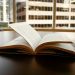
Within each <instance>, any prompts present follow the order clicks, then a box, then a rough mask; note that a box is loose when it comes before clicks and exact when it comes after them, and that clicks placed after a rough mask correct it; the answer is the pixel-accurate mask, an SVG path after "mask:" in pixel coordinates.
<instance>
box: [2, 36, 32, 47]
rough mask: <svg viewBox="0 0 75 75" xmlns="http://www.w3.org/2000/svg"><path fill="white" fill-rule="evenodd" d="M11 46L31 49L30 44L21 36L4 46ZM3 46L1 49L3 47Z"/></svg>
mask: <svg viewBox="0 0 75 75" xmlns="http://www.w3.org/2000/svg"><path fill="white" fill-rule="evenodd" d="M11 45H25V46H27V47H31V46H30V45H29V44H28V42H27V41H26V40H25V39H24V38H23V37H22V36H19V37H17V38H15V39H13V40H11V41H9V42H8V43H5V44H4V45H2V46H11ZM2 46H1V47H2Z"/></svg>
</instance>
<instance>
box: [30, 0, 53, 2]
mask: <svg viewBox="0 0 75 75" xmlns="http://www.w3.org/2000/svg"><path fill="white" fill-rule="evenodd" d="M29 1H40V2H53V0H29Z"/></svg>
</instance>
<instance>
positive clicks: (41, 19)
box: [26, 0, 53, 29]
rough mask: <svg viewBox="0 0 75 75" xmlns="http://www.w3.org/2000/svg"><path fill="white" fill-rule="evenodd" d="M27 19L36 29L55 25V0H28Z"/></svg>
mask: <svg viewBox="0 0 75 75" xmlns="http://www.w3.org/2000/svg"><path fill="white" fill-rule="evenodd" d="M26 21H27V22H28V23H29V24H30V25H31V26H32V27H34V28H36V29H38V28H39V29H41V28H42V29H51V28H52V27H53V0H27V1H26Z"/></svg>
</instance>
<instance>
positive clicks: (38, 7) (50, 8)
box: [29, 6, 52, 11]
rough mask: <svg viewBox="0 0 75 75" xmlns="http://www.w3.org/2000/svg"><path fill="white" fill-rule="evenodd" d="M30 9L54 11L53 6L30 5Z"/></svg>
mask: <svg viewBox="0 0 75 75" xmlns="http://www.w3.org/2000/svg"><path fill="white" fill-rule="evenodd" d="M29 10H36V11H52V7H44V6H41V7H40V6H29Z"/></svg>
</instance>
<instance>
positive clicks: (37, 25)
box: [31, 24, 52, 28]
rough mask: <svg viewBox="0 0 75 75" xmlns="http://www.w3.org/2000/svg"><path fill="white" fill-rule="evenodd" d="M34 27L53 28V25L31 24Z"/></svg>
mask: <svg viewBox="0 0 75 75" xmlns="http://www.w3.org/2000/svg"><path fill="white" fill-rule="evenodd" d="M31 26H32V27H40V28H41V27H52V24H31Z"/></svg>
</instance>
